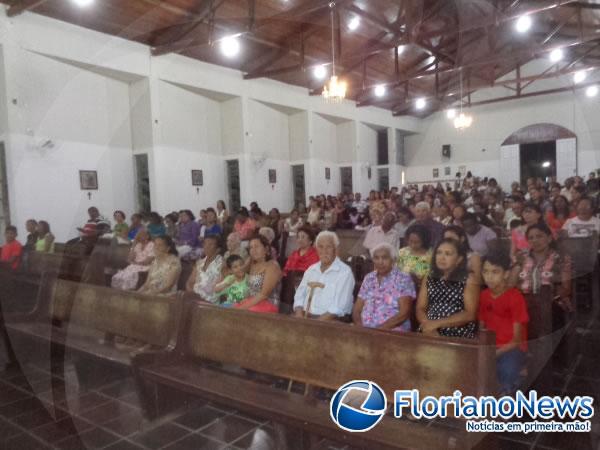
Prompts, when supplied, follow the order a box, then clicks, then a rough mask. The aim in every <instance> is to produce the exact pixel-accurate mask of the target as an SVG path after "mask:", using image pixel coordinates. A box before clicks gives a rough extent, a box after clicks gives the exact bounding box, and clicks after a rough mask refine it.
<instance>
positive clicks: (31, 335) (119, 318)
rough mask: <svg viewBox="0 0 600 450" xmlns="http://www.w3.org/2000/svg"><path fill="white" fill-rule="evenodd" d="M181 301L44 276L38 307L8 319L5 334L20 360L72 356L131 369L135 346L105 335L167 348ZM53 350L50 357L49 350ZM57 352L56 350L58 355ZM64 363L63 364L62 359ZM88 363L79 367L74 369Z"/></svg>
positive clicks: (172, 338)
mask: <svg viewBox="0 0 600 450" xmlns="http://www.w3.org/2000/svg"><path fill="white" fill-rule="evenodd" d="M182 302H183V300H182V298H181V296H180V295H177V296H176V297H175V298H173V297H162V296H146V295H142V294H138V293H135V292H130V291H120V290H116V289H110V288H106V287H102V286H93V285H86V284H80V283H75V282H72V281H68V280H62V279H58V278H56V274H48V273H46V274H44V276H43V278H42V284H41V286H40V290H39V295H38V299H37V304H36V307H35V309H34V310H33V311H32V312H30V313H27V314H20V315H11V316H9V317H5V320H6V324H5V326H6V330H7V333H8V335H9V336H10V340H11V342H12V344H13V348H14V350H15V353H16V355H17V358H19V360H20V362H23V360H24V359H25V360H26V359H27V358H29V357H32V358H39V357H40V353H41V357H42V359H46V361H48V360H50V359H52V361H51V362H53V363H55V362H56V361H54V359H55V358H56V357H57V355H58V357H60V355H62V356H64V352H65V351H66V352H68V353H69V354H74V355H76V356H78V357H79V358H80V359H83V360H85V361H88V362H89V360H90V359H91V360H96V361H100V362H102V363H104V364H106V363H109V365H112V366H113V367H114V366H115V365H116V366H120V367H122V368H123V367H125V368H127V367H129V366H130V364H131V359H130V353H131V352H132V351H133V350H135V348H134V347H128V346H120V345H115V344H114V342H113V341H111V340H110V339H106V338H107V336H113V335H117V336H123V337H125V338H129V339H135V340H137V341H139V342H140V343H142V344H140V345H143V344H144V343H145V344H148V345H150V346H153V347H155V348H160V349H165V348H169V347H172V346H173V345H174V343H175V338H176V334H177V329H178V326H179V320H180V317H181V311H182ZM49 348H51V349H52V351H51V352H50V355H48V354H47V353H44V352H47V351H48V349H49ZM57 349H58V351H57ZM58 362H60V361H58ZM82 367H83V368H86V367H89V364H85V365H80V366H78V365H77V364H76V368H77V369H80V368H82Z"/></svg>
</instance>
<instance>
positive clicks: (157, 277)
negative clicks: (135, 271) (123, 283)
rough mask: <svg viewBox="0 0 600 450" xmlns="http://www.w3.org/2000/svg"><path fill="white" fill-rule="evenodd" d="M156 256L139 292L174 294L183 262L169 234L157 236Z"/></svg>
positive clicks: (155, 241) (155, 243)
mask: <svg viewBox="0 0 600 450" xmlns="http://www.w3.org/2000/svg"><path fill="white" fill-rule="evenodd" d="M154 256H155V258H154V261H152V264H150V268H149V269H148V278H147V279H146V282H145V283H144V285H143V286H142V287H141V288H140V289H139V290H138V292H140V293H142V294H149V295H171V294H174V293H175V292H176V291H177V280H178V279H179V275H180V274H181V262H180V261H179V257H178V255H177V248H176V247H175V242H173V239H171V238H170V237H169V236H158V237H156V238H155V239H154Z"/></svg>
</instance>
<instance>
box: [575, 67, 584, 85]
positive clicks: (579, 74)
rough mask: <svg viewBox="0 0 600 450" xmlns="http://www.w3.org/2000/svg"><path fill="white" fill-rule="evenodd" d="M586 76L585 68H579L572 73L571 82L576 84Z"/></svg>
mask: <svg viewBox="0 0 600 450" xmlns="http://www.w3.org/2000/svg"><path fill="white" fill-rule="evenodd" d="M586 78H587V72H586V71H585V70H579V71H577V72H575V73H574V74H573V83H575V84H578V83H581V82H582V81H584V80H585V79H586Z"/></svg>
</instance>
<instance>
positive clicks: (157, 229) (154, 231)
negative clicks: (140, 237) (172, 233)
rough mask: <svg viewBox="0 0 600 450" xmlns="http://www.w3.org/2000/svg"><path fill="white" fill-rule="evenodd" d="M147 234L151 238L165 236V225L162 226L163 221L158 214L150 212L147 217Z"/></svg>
mask: <svg viewBox="0 0 600 450" xmlns="http://www.w3.org/2000/svg"><path fill="white" fill-rule="evenodd" d="M146 229H147V230H148V233H149V234H150V237H151V238H155V237H157V236H164V235H165V234H167V230H166V228H165V225H164V224H163V219H162V217H160V214H158V213H157V212H154V211H152V212H151V213H150V214H149V215H148V226H147V227H146Z"/></svg>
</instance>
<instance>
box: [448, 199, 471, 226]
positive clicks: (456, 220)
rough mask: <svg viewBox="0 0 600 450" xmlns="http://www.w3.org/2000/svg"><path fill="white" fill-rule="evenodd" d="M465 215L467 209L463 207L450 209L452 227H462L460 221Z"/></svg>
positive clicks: (459, 205) (457, 206) (458, 206)
mask: <svg viewBox="0 0 600 450" xmlns="http://www.w3.org/2000/svg"><path fill="white" fill-rule="evenodd" d="M465 214H467V208H466V206H465V205H463V204H462V203H461V204H458V205H456V206H455V207H454V208H453V209H452V218H453V220H452V225H458V226H462V219H463V217H464V216H465Z"/></svg>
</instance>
